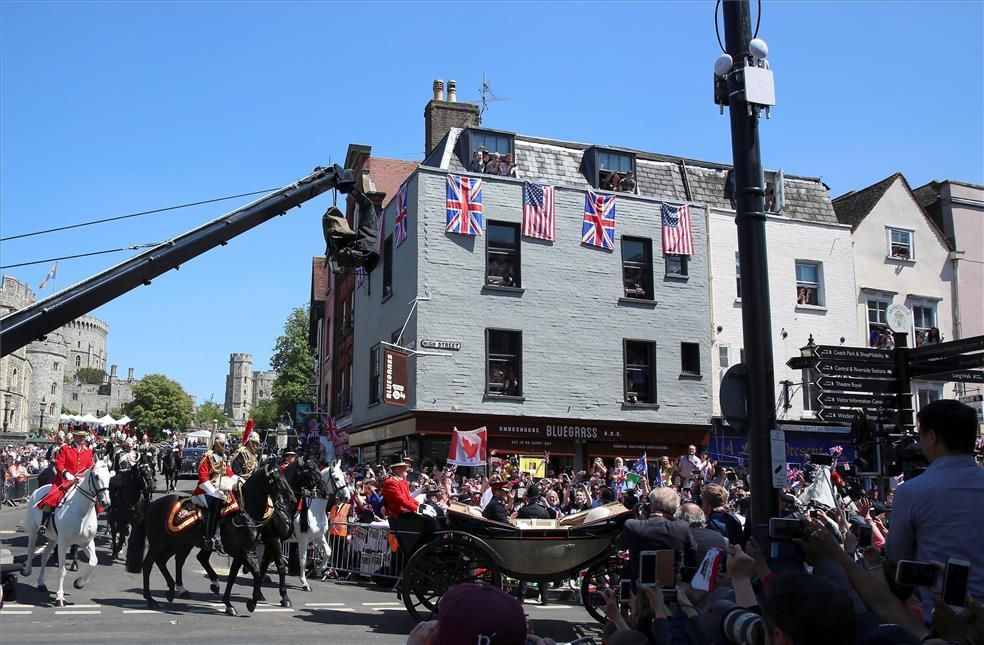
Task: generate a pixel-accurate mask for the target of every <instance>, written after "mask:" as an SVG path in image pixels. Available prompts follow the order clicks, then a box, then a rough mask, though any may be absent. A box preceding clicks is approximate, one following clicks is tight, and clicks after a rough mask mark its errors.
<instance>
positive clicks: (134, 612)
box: [123, 609, 159, 614]
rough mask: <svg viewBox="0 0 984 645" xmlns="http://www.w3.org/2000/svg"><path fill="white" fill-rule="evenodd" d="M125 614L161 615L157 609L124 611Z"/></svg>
mask: <svg viewBox="0 0 984 645" xmlns="http://www.w3.org/2000/svg"><path fill="white" fill-rule="evenodd" d="M123 613H124V614H156V613H159V612H158V611H157V610H156V609H124V610H123Z"/></svg>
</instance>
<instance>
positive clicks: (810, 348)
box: [800, 334, 817, 412]
mask: <svg viewBox="0 0 984 645" xmlns="http://www.w3.org/2000/svg"><path fill="white" fill-rule="evenodd" d="M816 349H817V344H816V342H814V340H813V334H810V337H809V339H807V341H806V345H804V346H803V347H800V356H802V357H803V358H814V357H815V356H816ZM816 377H817V372H816V367H815V366H811V367H808V368H806V369H805V370H803V386H802V387H803V391H804V392H805V393H806V398H807V400H808V401H810V409H812V410H813V411H814V412H816V410H815V409H813V408H814V407H815V406H814V405H813V404H814V403H815V402H817V396H816V383H814V381H816Z"/></svg>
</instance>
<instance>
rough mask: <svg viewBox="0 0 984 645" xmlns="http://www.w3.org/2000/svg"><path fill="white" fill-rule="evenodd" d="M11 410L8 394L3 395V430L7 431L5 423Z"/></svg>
mask: <svg viewBox="0 0 984 645" xmlns="http://www.w3.org/2000/svg"><path fill="white" fill-rule="evenodd" d="M12 412H13V410H11V408H10V395H9V394H8V395H5V396H4V397H3V431H4V432H7V424H8V423H9V421H8V420H9V419H10V417H11V416H12V414H11V413H12Z"/></svg>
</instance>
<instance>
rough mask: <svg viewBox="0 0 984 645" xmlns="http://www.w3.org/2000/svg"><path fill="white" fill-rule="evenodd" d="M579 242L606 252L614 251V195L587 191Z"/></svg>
mask: <svg viewBox="0 0 984 645" xmlns="http://www.w3.org/2000/svg"><path fill="white" fill-rule="evenodd" d="M581 242H582V243H583V244H589V245H591V246H597V247H599V248H602V249H606V250H608V251H614V250H615V195H599V194H598V193H596V192H594V191H592V190H589V191H588V194H587V195H586V196H585V197H584V226H583V227H582V228H581Z"/></svg>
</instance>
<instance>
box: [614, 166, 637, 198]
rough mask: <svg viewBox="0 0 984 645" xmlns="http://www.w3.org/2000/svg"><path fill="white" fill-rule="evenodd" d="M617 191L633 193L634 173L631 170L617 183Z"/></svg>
mask: <svg viewBox="0 0 984 645" xmlns="http://www.w3.org/2000/svg"><path fill="white" fill-rule="evenodd" d="M618 189H619V190H620V191H622V192H623V193H634V192H635V189H636V180H635V173H633V172H632V171H631V170H629V171H628V172H626V173H625V176H624V177H622V179H621V181H619V182H618Z"/></svg>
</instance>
